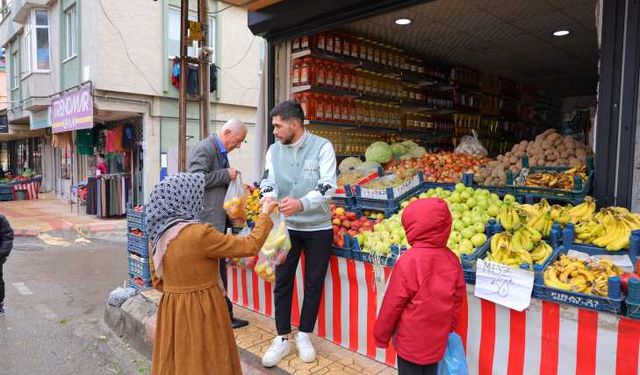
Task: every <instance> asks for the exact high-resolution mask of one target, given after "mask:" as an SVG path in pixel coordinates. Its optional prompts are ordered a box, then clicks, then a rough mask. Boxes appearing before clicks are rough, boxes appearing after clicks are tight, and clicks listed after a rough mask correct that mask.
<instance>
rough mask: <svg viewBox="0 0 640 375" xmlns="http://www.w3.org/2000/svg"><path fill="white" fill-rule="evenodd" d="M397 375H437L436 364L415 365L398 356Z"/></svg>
mask: <svg viewBox="0 0 640 375" xmlns="http://www.w3.org/2000/svg"><path fill="white" fill-rule="evenodd" d="M398 375H438V364H437V363H432V364H430V365H417V364H415V363H413V362H409V361H407V360H405V359H402V357H400V356H398Z"/></svg>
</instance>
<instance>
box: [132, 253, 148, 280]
mask: <svg viewBox="0 0 640 375" xmlns="http://www.w3.org/2000/svg"><path fill="white" fill-rule="evenodd" d="M129 273H130V274H133V275H136V276H140V277H141V278H143V279H147V280H149V279H151V271H150V268H149V259H146V258H142V257H139V256H137V255H136V254H132V253H129Z"/></svg>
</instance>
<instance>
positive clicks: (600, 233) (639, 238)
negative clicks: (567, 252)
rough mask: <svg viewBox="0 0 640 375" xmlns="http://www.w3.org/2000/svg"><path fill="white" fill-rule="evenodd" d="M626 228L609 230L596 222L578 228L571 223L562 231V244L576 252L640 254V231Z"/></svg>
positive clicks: (580, 225) (585, 223) (586, 223)
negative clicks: (625, 252) (626, 252)
mask: <svg viewBox="0 0 640 375" xmlns="http://www.w3.org/2000/svg"><path fill="white" fill-rule="evenodd" d="M633 215H635V214H633ZM614 220H618V219H614ZM599 227H600V228H599ZM624 228H626V227H619V228H616V226H615V224H614V225H612V226H610V227H609V229H607V227H606V226H605V225H604V224H599V223H597V222H595V221H593V222H581V223H579V224H578V226H576V225H574V224H572V223H569V224H567V226H566V227H565V228H564V230H563V231H562V244H563V245H565V246H566V247H571V248H573V249H575V250H603V251H604V250H608V251H609V252H612V253H613V252H616V251H620V250H629V251H630V252H633V253H634V254H638V253H640V230H631V228H628V229H624ZM576 231H578V232H580V233H576ZM616 231H617V232H616ZM609 232H611V233H609ZM596 233H597V234H596ZM576 237H578V238H580V239H578V238H576ZM598 245H602V246H598Z"/></svg>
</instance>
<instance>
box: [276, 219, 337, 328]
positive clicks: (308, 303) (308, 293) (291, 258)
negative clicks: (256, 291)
mask: <svg viewBox="0 0 640 375" xmlns="http://www.w3.org/2000/svg"><path fill="white" fill-rule="evenodd" d="M289 236H290V237H291V250H289V254H288V255H287V259H286V260H285V262H284V263H283V264H281V265H279V266H277V267H276V287H275V289H274V292H273V294H274V297H275V298H274V302H275V305H276V306H275V307H276V329H277V330H278V335H286V334H289V333H291V301H292V299H293V283H294V281H295V277H296V269H297V268H298V262H299V261H300V254H301V253H302V251H304V256H305V272H304V302H302V311H301V313H300V327H299V328H300V332H306V333H310V332H313V329H314V327H315V325H316V319H317V317H318V308H319V306H320V297H321V296H322V289H323V287H324V279H325V276H326V275H327V268H328V267H329V256H330V255H331V244H332V243H333V230H331V229H328V230H320V231H312V232H302V231H294V230H290V231H289ZM303 249H304V250H303Z"/></svg>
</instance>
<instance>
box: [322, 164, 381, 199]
mask: <svg viewBox="0 0 640 375" xmlns="http://www.w3.org/2000/svg"><path fill="white" fill-rule="evenodd" d="M380 175H381V170H378V171H374V172H371V173H369V174H368V175H366V176H364V177H363V178H361V179H360V180H358V181H357V182H355V183H353V184H351V185H349V184H345V185H344V186H342V187H340V186H338V188H337V189H336V191H335V193H334V194H333V196H334V197H338V198H349V197H352V196H353V192H354V190H355V187H356V186H360V185H364V184H366V183H367V182H369V181H372V180H375V179H376V178H378V177H379V176H380Z"/></svg>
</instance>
